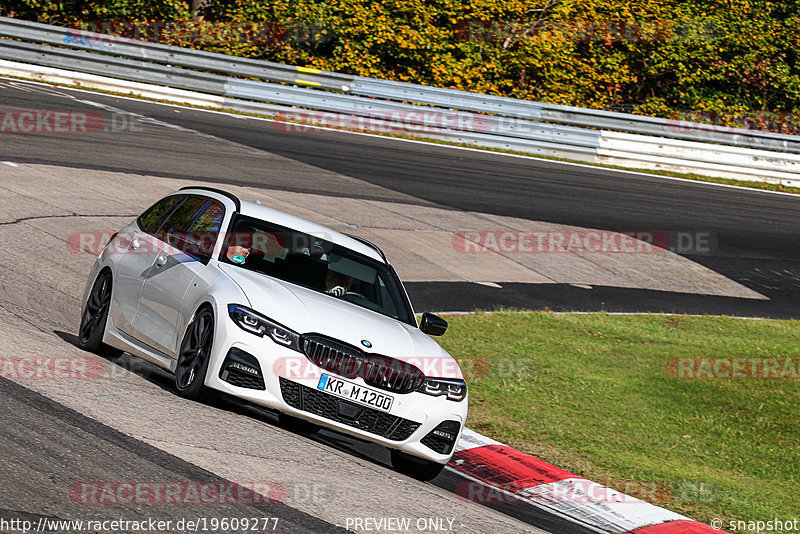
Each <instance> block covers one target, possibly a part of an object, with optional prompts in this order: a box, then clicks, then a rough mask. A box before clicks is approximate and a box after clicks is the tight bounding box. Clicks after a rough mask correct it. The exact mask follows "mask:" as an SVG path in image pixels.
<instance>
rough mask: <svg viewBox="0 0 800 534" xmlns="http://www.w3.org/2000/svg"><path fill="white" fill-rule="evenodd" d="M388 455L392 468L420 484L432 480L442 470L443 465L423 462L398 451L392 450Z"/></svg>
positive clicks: (427, 461)
mask: <svg viewBox="0 0 800 534" xmlns="http://www.w3.org/2000/svg"><path fill="white" fill-rule="evenodd" d="M390 453H391V455H392V467H394V468H395V469H396V470H397V471H399V472H400V473H403V474H404V475H408V476H410V477H411V478H416V479H417V480H421V481H422V482H428V481H430V480H433V479H434V478H436V477H438V476H439V473H441V472H442V469H444V464H437V463H436V462H431V461H429V460H423V459H422V458H417V457H416V456H411V455H409V454H406V453H404V452H400V451H398V450H394V449H392V450H391V451H390Z"/></svg>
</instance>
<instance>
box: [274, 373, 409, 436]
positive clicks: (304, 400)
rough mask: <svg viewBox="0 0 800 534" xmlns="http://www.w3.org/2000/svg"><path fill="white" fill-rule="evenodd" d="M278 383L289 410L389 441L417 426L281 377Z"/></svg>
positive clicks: (406, 420) (400, 418)
mask: <svg viewBox="0 0 800 534" xmlns="http://www.w3.org/2000/svg"><path fill="white" fill-rule="evenodd" d="M280 383H281V394H282V395H283V400H284V401H286V404H288V405H289V406H291V407H292V408H296V409H298V410H303V411H306V412H309V413H313V414H315V415H319V416H321V417H324V418H326V419H330V420H332V421H336V422H337V423H342V424H345V425H348V426H351V427H354V428H358V429H361V430H364V431H365V432H369V433H371V434H377V435H379V436H383V437H384V438H386V439H390V440H392V441H404V440H406V439H408V438H409V437H410V436H411V434H413V433H414V431H415V430H417V429H418V428H419V425H420V424H419V423H415V422H414V421H410V420H408V419H403V418H402V417H397V416H396V415H391V414H388V413H384V412H381V411H378V410H374V409H372V408H367V407H366V406H361V405H359V404H356V403H353V402H349V401H346V400H343V399H338V398H336V397H334V396H333V395H329V394H327V393H323V392H321V391H319V390H316V389H314V388H310V387H306V386H303V385H302V384H298V383H297V382H292V381H290V380H286V379H285V378H281V379H280Z"/></svg>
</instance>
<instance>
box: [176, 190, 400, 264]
mask: <svg viewBox="0 0 800 534" xmlns="http://www.w3.org/2000/svg"><path fill="white" fill-rule="evenodd" d="M175 194H182V195H186V194H200V195H203V196H210V197H214V198H217V197H221V198H218V199H219V200H221V201H223V202H225V201H228V202H231V201H232V198H236V197H234V196H233V195H231V194H230V193H227V192H224V191H214V190H211V189H209V188H204V187H197V188H194V187H192V188H183V189H181V190H180V191H179V192H176V193H175ZM237 200H238V202H237V203H234V204H238V205H237V206H235V207H236V208H238V211H239V213H241V214H242V215H246V216H248V217H252V218H254V219H260V220H264V221H268V222H271V223H275V224H278V225H280V226H285V227H287V228H291V229H293V230H298V231H300V232H303V233H306V234H310V235H315V236H319V237H321V238H323V239H325V240H327V241H331V242H333V243H336V244H337V245H341V246H343V247H346V248H349V249H350V250H354V251H355V252H358V253H360V254H363V255H365V256H368V257H370V258H372V259H374V260H377V261H379V262H381V263H389V262H388V261H387V260H386V258H385V257H384V256H383V254H382V253H381V252H380V250H379V249H377V247H376V248H373V247H372V246H370V245H369V244H367V243H364V242H362V241H360V240H359V239H355V238H353V237H350V236H348V235H346V234H343V233H341V232H338V231H336V230H334V229H332V228H328V227H327V226H323V225H321V224H317V223H315V222H312V221H309V220H308V219H304V218H302V217H298V216H297V215H292V214H291V213H286V212H285V211H281V210H279V209H275V208H270V207H269V206H264V205H262V204H259V203H258V202H251V201H249V200H240V199H237Z"/></svg>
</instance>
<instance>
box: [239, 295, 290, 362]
mask: <svg viewBox="0 0 800 534" xmlns="http://www.w3.org/2000/svg"><path fill="white" fill-rule="evenodd" d="M228 315H230V316H231V319H233V322H234V323H236V324H237V326H239V328H241V329H242V330H245V331H247V332H250V333H251V334H254V335H256V336H259V337H263V336H264V335H265V334H266V335H267V336H269V337H270V338H271V339H272V341H274V342H275V343H277V344H278V345H283V346H284V347H289V348H290V349H294V350H296V351H297V352H302V349H301V348H300V334H298V333H297V332H295V331H293V330H290V329H288V328H286V327H285V326H283V325H281V324H279V323H276V322H275V321H273V320H272V319H270V318H269V317H264V316H263V315H261V314H260V313H258V312H256V311H253V310H251V309H250V308H248V307H246V306H242V305H241V304H228Z"/></svg>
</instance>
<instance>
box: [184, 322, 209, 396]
mask: <svg viewBox="0 0 800 534" xmlns="http://www.w3.org/2000/svg"><path fill="white" fill-rule="evenodd" d="M213 344H214V313H213V312H212V311H211V310H210V309H208V308H203V309H201V310H200V311H198V312H197V315H195V317H194V320H193V321H192V322H191V323H190V324H189V328H187V329H186V335H185V336H184V338H183V342H182V343H181V350H180V351H179V352H178V363H177V365H176V366H175V388H176V389H177V390H178V395H180V396H181V397H186V398H187V399H193V400H197V399H200V398H201V397H205V396H206V394H207V390H206V387H205V380H206V371H207V370H208V362H209V359H210V357H211V347H212V346H213Z"/></svg>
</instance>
